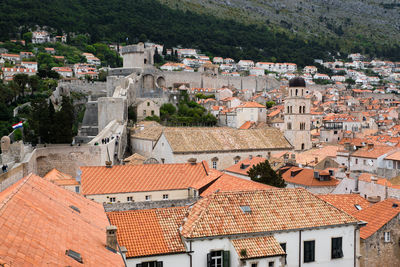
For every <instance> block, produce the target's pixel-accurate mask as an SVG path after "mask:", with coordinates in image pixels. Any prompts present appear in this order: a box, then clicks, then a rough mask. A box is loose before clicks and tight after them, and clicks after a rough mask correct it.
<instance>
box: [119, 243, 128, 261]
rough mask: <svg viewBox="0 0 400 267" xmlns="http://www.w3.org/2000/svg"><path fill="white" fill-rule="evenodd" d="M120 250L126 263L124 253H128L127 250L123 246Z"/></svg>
mask: <svg viewBox="0 0 400 267" xmlns="http://www.w3.org/2000/svg"><path fill="white" fill-rule="evenodd" d="M120 250H121V254H122V257H123V258H124V260H125V261H126V253H127V252H128V250H127V249H126V247H124V246H122V247H120Z"/></svg>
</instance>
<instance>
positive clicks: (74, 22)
mask: <svg viewBox="0 0 400 267" xmlns="http://www.w3.org/2000/svg"><path fill="white" fill-rule="evenodd" d="M0 18H1V19H0V38H1V39H3V40H6V39H9V38H16V37H18V36H16V35H15V34H16V33H17V34H19V35H22V34H23V33H25V32H27V31H28V30H29V28H33V27H35V26H36V25H39V26H50V27H52V28H54V29H57V30H58V31H59V32H62V31H64V32H74V33H81V34H85V33H88V34H89V35H90V38H91V40H90V41H91V42H92V43H96V42H125V41H126V39H127V38H128V42H129V43H135V42H137V41H139V40H141V39H143V38H145V39H148V40H151V41H154V42H159V43H163V44H165V45H166V46H167V47H172V46H176V45H181V46H182V47H194V48H198V49H201V50H202V51H205V52H207V53H208V54H210V55H218V56H223V57H232V58H234V59H236V60H238V59H240V58H242V59H253V60H256V61H275V62H295V63H297V64H298V65H300V66H304V65H307V64H311V63H312V62H313V59H314V58H322V59H325V58H327V57H328V56H329V53H331V54H333V53H334V52H337V51H341V50H342V51H348V52H366V53H368V54H370V55H371V56H382V57H386V58H388V59H391V60H400V46H399V45H397V46H392V47H387V46H381V45H376V44H372V43H370V42H369V41H368V40H360V42H358V43H354V44H353V45H352V47H350V48H349V47H347V49H344V48H343V47H341V46H340V40H333V39H329V40H322V39H320V38H315V39H314V40H304V39H303V38H301V37H299V36H296V35H295V34H293V33H287V32H284V31H279V30H277V29H276V28H270V27H268V26H267V25H264V26H262V25H244V24H241V23H239V22H236V21H234V20H224V19H219V18H215V17H213V16H208V15H199V14H195V13H192V12H190V11H186V12H183V11H180V10H174V9H171V8H169V7H167V6H165V5H162V4H161V3H159V2H158V1H156V0H125V1H122V0H107V1H106V0H97V1H90V0H84V1H82V0H41V1H34V0H25V1H24V0H3V1H1V2H0Z"/></svg>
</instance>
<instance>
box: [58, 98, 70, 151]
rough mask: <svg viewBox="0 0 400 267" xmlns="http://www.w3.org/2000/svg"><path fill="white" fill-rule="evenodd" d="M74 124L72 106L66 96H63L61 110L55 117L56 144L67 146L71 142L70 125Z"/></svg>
mask: <svg viewBox="0 0 400 267" xmlns="http://www.w3.org/2000/svg"><path fill="white" fill-rule="evenodd" d="M73 122H74V106H73V105H72V101H71V99H70V98H69V97H68V96H63V98H62V102H61V110H60V111H58V112H57V113H56V115H55V123H54V127H55V132H56V140H55V142H56V143H59V144H69V143H71V142H72V138H73V132H72V125H73Z"/></svg>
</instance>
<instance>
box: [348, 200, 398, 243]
mask: <svg viewBox="0 0 400 267" xmlns="http://www.w3.org/2000/svg"><path fill="white" fill-rule="evenodd" d="M394 204H396V205H397V206H394ZM399 212H400V201H399V200H396V199H391V198H389V199H386V200H384V201H381V202H378V203H376V204H374V205H372V206H371V207H369V208H367V209H363V210H360V211H359V212H357V213H355V214H354V216H355V217H356V218H357V219H359V220H362V221H365V222H367V225H366V226H364V227H361V229H360V237H361V238H362V239H367V238H368V237H370V236H371V235H373V234H374V233H375V232H376V231H378V230H379V229H380V228H382V226H384V225H385V224H386V223H388V222H389V221H390V220H392V219H393V218H394V217H396V216H397V214H399Z"/></svg>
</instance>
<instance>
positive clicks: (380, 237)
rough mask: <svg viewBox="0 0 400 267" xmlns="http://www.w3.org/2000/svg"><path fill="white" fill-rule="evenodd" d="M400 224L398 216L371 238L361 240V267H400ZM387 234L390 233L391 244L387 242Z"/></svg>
mask: <svg viewBox="0 0 400 267" xmlns="http://www.w3.org/2000/svg"><path fill="white" fill-rule="evenodd" d="M399 222H400V221H399V216H396V217H395V218H393V219H392V220H391V221H390V222H388V223H387V224H385V225H384V226H383V227H382V228H381V229H379V230H378V231H377V232H376V233H375V234H373V235H372V236H370V237H369V238H367V239H365V240H364V239H361V255H362V256H361V259H360V267H385V266H400V246H399V240H400V239H399V238H400V223H399ZM385 232H390V242H385V239H384V233H385Z"/></svg>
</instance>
